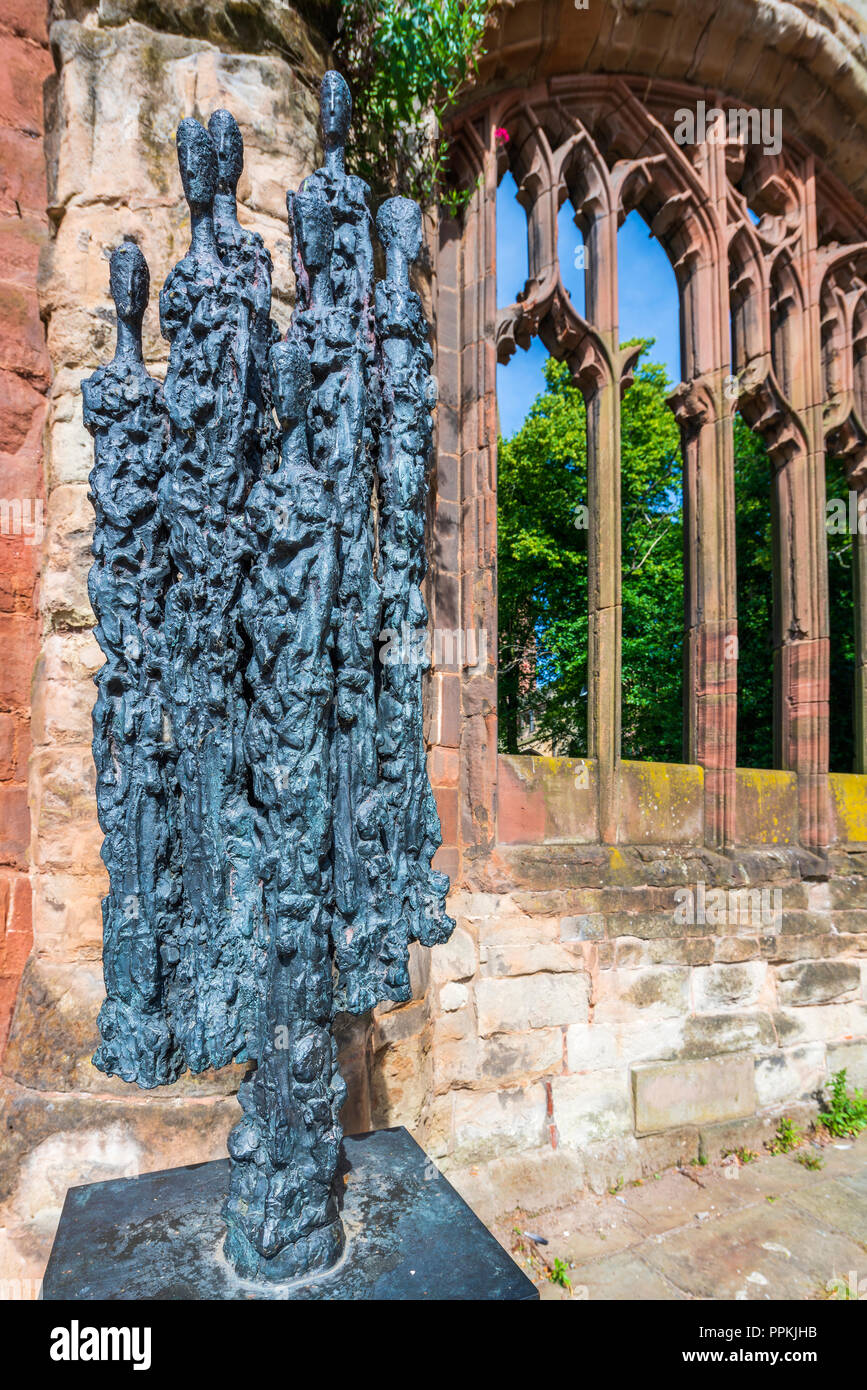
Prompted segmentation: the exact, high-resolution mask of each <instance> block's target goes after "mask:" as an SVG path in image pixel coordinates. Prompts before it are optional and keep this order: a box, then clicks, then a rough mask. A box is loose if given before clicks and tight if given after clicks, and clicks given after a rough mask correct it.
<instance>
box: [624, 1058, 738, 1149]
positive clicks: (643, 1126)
mask: <svg viewBox="0 0 867 1390" xmlns="http://www.w3.org/2000/svg"><path fill="white" fill-rule="evenodd" d="M632 1091H633V1100H634V1105H635V1129H636V1132H637V1133H639V1134H652V1133H654V1132H655V1131H657V1130H663V1129H673V1128H675V1127H679V1126H683V1125H705V1124H711V1123H713V1122H714V1121H719V1120H733V1119H738V1118H741V1117H743V1116H747V1115H752V1114H754V1113H755V1109H756V1087H755V1067H754V1063H753V1059H752V1057H750V1056H743V1055H732V1056H727V1057H713V1058H709V1059H706V1060H704V1061H700V1062H662V1063H649V1064H645V1065H639V1066H635V1067H633V1068H632Z"/></svg>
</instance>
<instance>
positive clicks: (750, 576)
mask: <svg viewBox="0 0 867 1390" xmlns="http://www.w3.org/2000/svg"><path fill="white" fill-rule="evenodd" d="M734 443H735V553H736V556H737V604H738V735H737V736H738V753H737V757H738V765H739V766H740V767H773V766H774V709H773V685H774V636H773V583H774V578H773V574H774V571H773V542H772V535H771V461H770V459H769V458H768V453H767V450H766V448H765V446H764V443H763V441H762V439H761V437H760V436H759V435H757V434H754V433H753V431H752V430H751V429H750V427H749V425H748V424H747V423H746V421H745V420H744V419H743V417H742V416H741V415H736V416H735V425H734Z"/></svg>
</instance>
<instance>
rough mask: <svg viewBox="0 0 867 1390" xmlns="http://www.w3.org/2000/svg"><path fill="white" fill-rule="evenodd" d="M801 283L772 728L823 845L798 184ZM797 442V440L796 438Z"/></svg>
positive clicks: (818, 528)
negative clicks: (795, 427)
mask: <svg viewBox="0 0 867 1390" xmlns="http://www.w3.org/2000/svg"><path fill="white" fill-rule="evenodd" d="M803 196H804V219H803V240H804V249H803V252H802V256H801V258H800V259H801V270H802V277H801V278H802V283H803V285H804V287H805V291H806V293H807V295H808V302H807V303H806V305H805V306H804V312H803V315H802V317H801V325H800V342H799V344H798V346H799V349H800V352H799V354H798V355H799V357H800V361H801V362H802V363H803V367H802V369H801V373H800V374H799V376H798V377H797V378H796V379H795V380H794V382H793V386H792V391H791V400H792V405H793V407H794V409H795V410H796V411H799V413H800V418H801V422H802V425H803V434H804V437H803V439H802V442H801V446H800V447H799V448H796V450H795V451H794V452H793V453H791V454H790V455H789V457H788V458H787V459H786V460H785V462H784V463H783V465H782V467H781V468H780V469H779V470H778V471H777V474H776V477H775V480H774V508H775V512H776V518H775V522H776V524H775V535H776V541H777V544H776V557H775V558H776V560H777V575H778V584H779V600H780V601H779V617H778V620H777V621H776V623H775V628H776V631H775V653H774V656H775V662H774V674H775V678H776V681H775V689H776V710H775V713H776V716H777V719H776V727H778V729H779V735H778V743H777V751H778V753H779V763H780V766H782V767H784V768H787V769H789V770H791V771H793V772H796V773H797V775H798V803H799V815H800V835H801V839H802V841H803V842H804V844H807V845H809V846H811V847H812V848H816V849H821V848H823V847H825V846H826V845H827V843H828V838H829V834H830V819H829V817H830V809H829V805H828V715H829V671H830V619H829V607H828V554H827V538H826V532H825V447H824V425H823V415H822V407H823V399H824V380H823V372H822V358H821V307H820V301H819V283H820V276H819V274H818V271H817V237H816V217H815V183H814V179H813V175H812V169H811V168H810V169H808V171H807V176H806V178H805V180H804V193H803ZM798 434H799V435H800V431H799V432H798Z"/></svg>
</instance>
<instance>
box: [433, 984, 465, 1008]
mask: <svg viewBox="0 0 867 1390" xmlns="http://www.w3.org/2000/svg"><path fill="white" fill-rule="evenodd" d="M468 1000H469V990H468V989H467V987H466V985H461V984H457V983H456V982H455V981H454V980H450V981H449V983H448V984H445V985H443V986H442V988H441V989H440V1008H441V1009H442V1011H443V1013H447V1014H452V1013H456V1012H457V1010H458V1009H462V1008H463V1007H464V1005H465V1004H466V1003H467V1002H468Z"/></svg>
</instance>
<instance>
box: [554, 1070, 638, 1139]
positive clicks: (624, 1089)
mask: <svg viewBox="0 0 867 1390" xmlns="http://www.w3.org/2000/svg"><path fill="white" fill-rule="evenodd" d="M551 1096H552V1100H553V1106H554V1124H555V1125H556V1127H557V1134H558V1140H559V1143H560V1144H561V1145H563V1146H564V1147H565V1148H572V1149H581V1148H585V1147H586V1146H587V1145H589V1144H596V1143H600V1142H603V1141H605V1140H608V1139H615V1138H617V1137H619V1136H620V1135H625V1134H630V1135H631V1134H632V1106H631V1105H630V1100H629V1081H628V1075H627V1072H626V1069H625V1068H622V1067H617V1068H611V1069H610V1070H605V1071H598V1072H589V1073H587V1074H585V1075H581V1076H557V1077H555V1078H554V1079H553V1081H552V1082H551Z"/></svg>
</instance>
